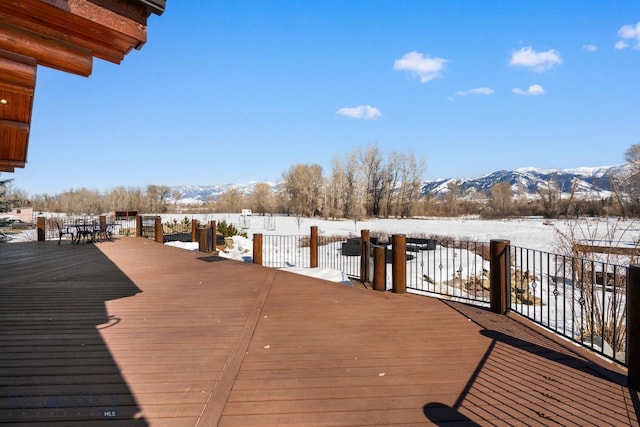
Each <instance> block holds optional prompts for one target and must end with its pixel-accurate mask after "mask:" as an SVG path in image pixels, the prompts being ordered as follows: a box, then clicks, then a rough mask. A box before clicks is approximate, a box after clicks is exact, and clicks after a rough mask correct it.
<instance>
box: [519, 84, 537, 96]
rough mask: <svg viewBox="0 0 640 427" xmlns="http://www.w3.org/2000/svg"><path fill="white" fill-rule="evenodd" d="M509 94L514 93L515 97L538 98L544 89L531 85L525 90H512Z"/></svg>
mask: <svg viewBox="0 0 640 427" xmlns="http://www.w3.org/2000/svg"><path fill="white" fill-rule="evenodd" d="M511 92H513V93H515V94H516V95H529V96H538V95H542V94H544V88H543V87H542V86H540V85H531V86H529V88H528V89H527V90H523V89H520V88H515V89H512V90H511Z"/></svg>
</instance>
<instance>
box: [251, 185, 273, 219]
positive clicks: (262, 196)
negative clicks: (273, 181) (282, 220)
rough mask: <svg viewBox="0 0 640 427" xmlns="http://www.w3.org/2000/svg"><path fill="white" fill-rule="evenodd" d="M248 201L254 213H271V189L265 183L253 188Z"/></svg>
mask: <svg viewBox="0 0 640 427" xmlns="http://www.w3.org/2000/svg"><path fill="white" fill-rule="evenodd" d="M249 200H250V204H251V209H252V210H253V212H254V213H258V214H262V215H264V214H265V213H271V212H273V206H274V200H273V188H271V185H269V184H267V183H266V182H260V183H258V184H256V185H255V186H254V187H253V191H252V192H251V195H250V196H249Z"/></svg>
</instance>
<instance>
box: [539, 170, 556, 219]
mask: <svg viewBox="0 0 640 427" xmlns="http://www.w3.org/2000/svg"><path fill="white" fill-rule="evenodd" d="M538 195H539V196H540V200H541V201H542V206H543V209H544V216H545V217H547V218H557V217H558V213H559V212H560V200H561V193H560V190H559V189H558V187H557V185H556V183H555V182H554V181H553V177H549V179H548V180H547V182H546V183H545V185H543V186H542V187H540V188H538Z"/></svg>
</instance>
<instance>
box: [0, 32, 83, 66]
mask: <svg viewBox="0 0 640 427" xmlns="http://www.w3.org/2000/svg"><path fill="white" fill-rule="evenodd" d="M0 49H3V50H8V51H11V52H15V53H18V54H20V55H24V56H28V57H31V58H34V59H35V60H36V61H38V64H41V65H44V66H46V67H51V68H55V69H57V70H61V71H66V72H69V73H73V74H79V75H81V76H85V77H87V76H89V75H90V74H91V69H92V66H93V54H92V52H91V51H90V50H89V49H84V48H80V47H77V46H73V45H71V44H68V43H65V42H62V41H60V40H53V39H49V38H46V37H43V36H42V35H40V34H36V33H32V32H30V31H27V30H23V29H21V28H17V27H14V26H12V25H7V24H4V23H2V22H0Z"/></svg>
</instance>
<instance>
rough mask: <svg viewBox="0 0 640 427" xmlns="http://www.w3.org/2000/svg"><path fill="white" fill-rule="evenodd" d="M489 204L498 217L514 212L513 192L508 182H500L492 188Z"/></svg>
mask: <svg viewBox="0 0 640 427" xmlns="http://www.w3.org/2000/svg"><path fill="white" fill-rule="evenodd" d="M489 204H490V206H491V208H492V209H493V211H494V212H495V214H496V215H499V216H506V215H511V213H512V211H513V190H512V189H511V184H509V183H508V182H499V183H497V184H494V185H493V186H492V187H491V198H490V199H489Z"/></svg>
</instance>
